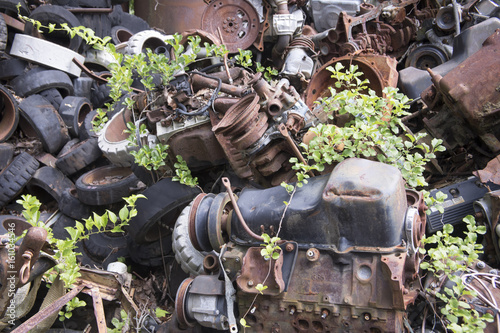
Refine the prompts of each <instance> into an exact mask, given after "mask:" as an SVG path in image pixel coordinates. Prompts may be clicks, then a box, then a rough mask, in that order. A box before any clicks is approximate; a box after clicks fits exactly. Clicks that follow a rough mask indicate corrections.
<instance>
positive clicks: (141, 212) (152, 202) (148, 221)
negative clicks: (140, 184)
mask: <svg viewBox="0 0 500 333" xmlns="http://www.w3.org/2000/svg"><path fill="white" fill-rule="evenodd" d="M199 193H200V190H199V189H198V188H196V187H189V186H186V185H182V184H181V183H179V182H175V181H173V180H172V179H170V178H164V179H162V180H160V181H159V182H158V183H156V184H154V185H152V186H150V187H148V188H147V189H146V190H145V191H144V192H143V193H142V194H144V195H145V196H146V198H147V199H138V200H137V202H136V208H137V216H136V217H134V218H133V219H132V220H131V221H130V223H129V234H130V237H131V238H132V239H133V240H134V241H135V242H136V243H138V244H145V243H151V242H154V241H157V240H158V239H159V235H160V232H159V230H161V231H162V232H161V234H166V233H167V232H168V230H169V227H172V226H173V225H174V224H175V221H176V220H177V217H178V216H179V214H180V213H181V211H182V209H183V208H184V207H185V206H186V205H187V204H188V203H189V202H191V200H193V198H194V197H195V196H196V195H198V194H199ZM158 228H161V229H158Z"/></svg>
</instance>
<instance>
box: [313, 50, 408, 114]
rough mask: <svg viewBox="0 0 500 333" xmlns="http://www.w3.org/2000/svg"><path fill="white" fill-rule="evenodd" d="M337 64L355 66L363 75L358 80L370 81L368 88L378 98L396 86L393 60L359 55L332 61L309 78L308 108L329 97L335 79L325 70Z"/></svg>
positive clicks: (396, 74)
mask: <svg viewBox="0 0 500 333" xmlns="http://www.w3.org/2000/svg"><path fill="white" fill-rule="evenodd" d="M338 62H340V63H341V64H342V65H344V66H345V67H347V68H349V65H351V64H352V65H357V66H358V71H359V72H362V73H363V75H361V76H360V77H359V79H360V80H364V79H368V80H369V81H370V83H369V85H368V87H369V88H370V89H372V90H374V91H375V92H376V93H377V95H378V96H383V92H382V90H383V89H384V88H385V87H396V86H397V83H398V72H397V70H396V65H397V61H396V59H394V58H391V57H387V56H382V55H376V54H360V55H355V56H345V57H341V58H337V59H332V60H331V61H329V62H327V63H326V64H325V65H323V66H322V67H321V68H320V69H319V70H318V71H317V72H316V74H315V75H314V76H313V77H312V78H311V82H310V83H309V86H308V87H307V90H306V99H305V102H306V104H307V106H308V107H309V108H313V106H314V101H317V100H318V99H320V98H325V97H329V96H330V95H331V93H330V89H329V88H330V87H335V79H333V78H332V77H331V72H330V71H329V70H327V68H328V67H329V66H332V67H335V64H336V63H338Z"/></svg>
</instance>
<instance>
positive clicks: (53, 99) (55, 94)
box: [39, 88, 63, 110]
mask: <svg viewBox="0 0 500 333" xmlns="http://www.w3.org/2000/svg"><path fill="white" fill-rule="evenodd" d="M39 95H40V96H42V97H43V98H45V99H46V100H47V101H49V103H50V104H52V106H53V107H54V109H56V110H59V107H60V106H61V102H62V100H63V97H62V96H61V93H60V92H59V90H57V89H56V88H50V89H47V90H44V91H41V92H40V94H39Z"/></svg>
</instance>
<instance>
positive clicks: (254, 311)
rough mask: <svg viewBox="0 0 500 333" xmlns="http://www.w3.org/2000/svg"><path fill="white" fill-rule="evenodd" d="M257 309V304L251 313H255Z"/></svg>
mask: <svg viewBox="0 0 500 333" xmlns="http://www.w3.org/2000/svg"><path fill="white" fill-rule="evenodd" d="M255 310H257V307H256V306H254V307H253V308H252V310H250V313H251V314H254V313H255Z"/></svg>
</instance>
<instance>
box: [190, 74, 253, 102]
mask: <svg viewBox="0 0 500 333" xmlns="http://www.w3.org/2000/svg"><path fill="white" fill-rule="evenodd" d="M191 84H192V85H193V89H194V90H200V89H202V88H211V89H215V88H217V86H218V82H217V80H215V79H210V78H208V77H204V76H202V75H200V74H198V73H193V75H192V76H191ZM220 91H222V92H224V93H226V94H229V95H231V96H237V97H242V96H243V95H244V94H245V93H246V91H247V90H246V88H242V87H236V86H232V85H230V84H227V83H222V84H221V87H220Z"/></svg>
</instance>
